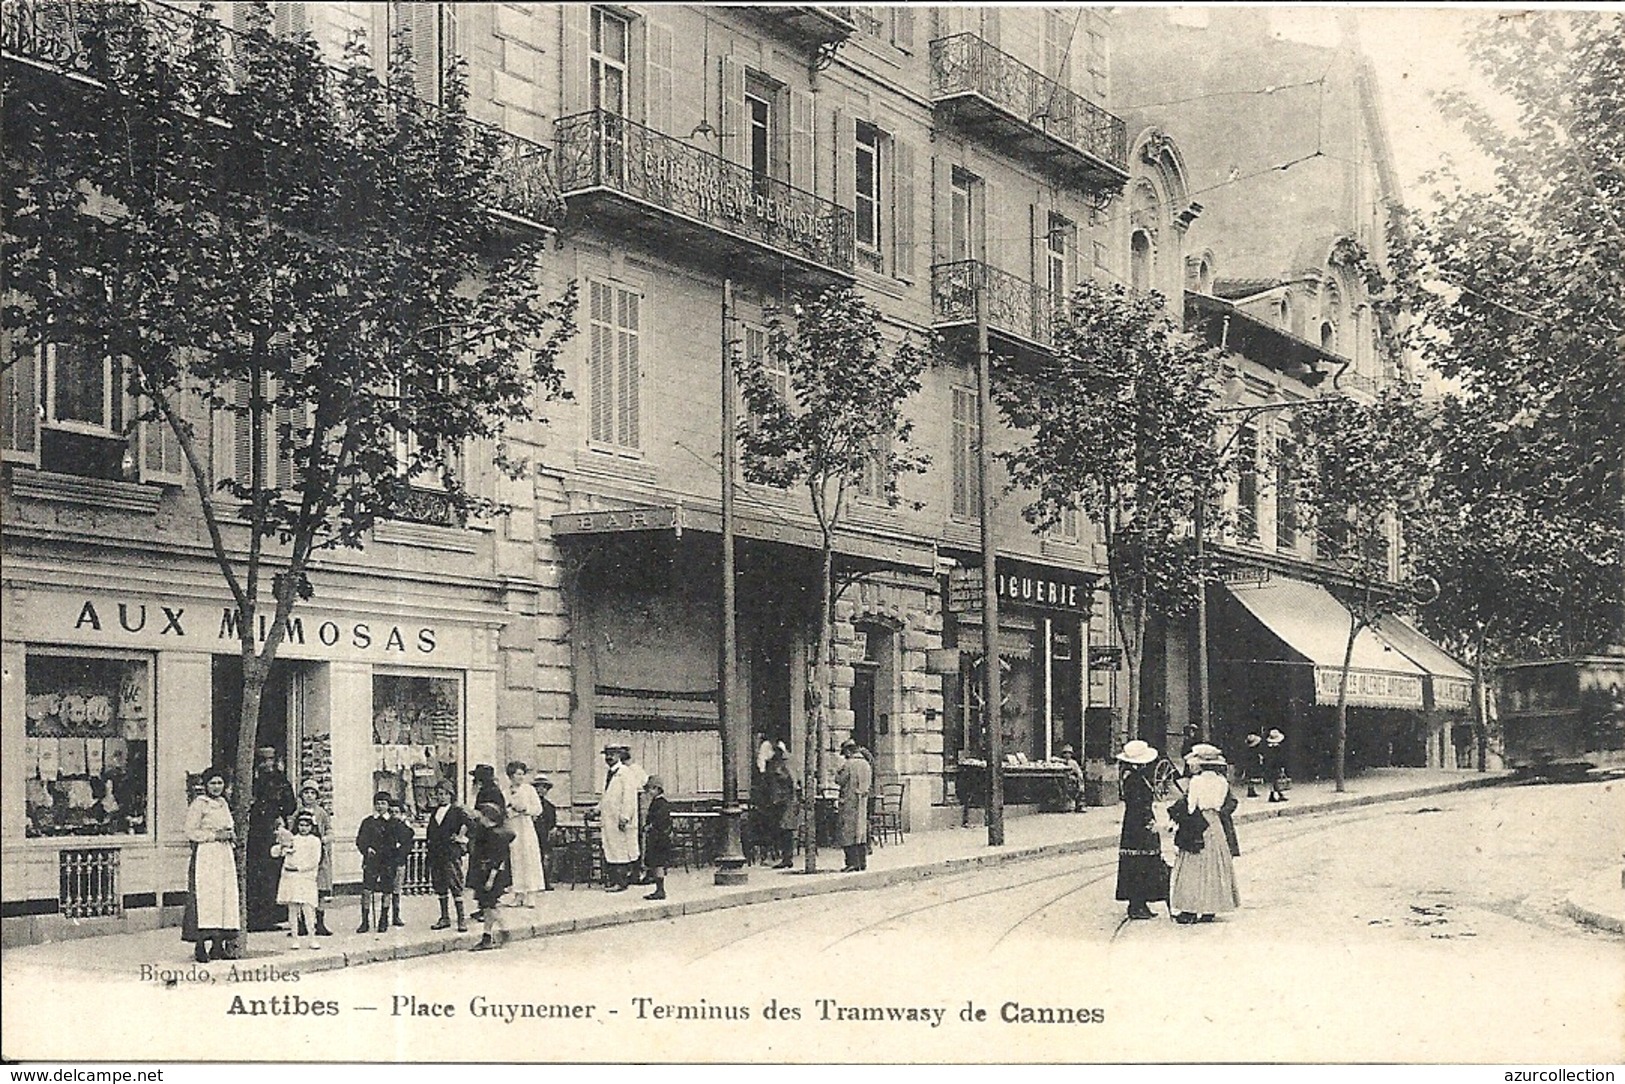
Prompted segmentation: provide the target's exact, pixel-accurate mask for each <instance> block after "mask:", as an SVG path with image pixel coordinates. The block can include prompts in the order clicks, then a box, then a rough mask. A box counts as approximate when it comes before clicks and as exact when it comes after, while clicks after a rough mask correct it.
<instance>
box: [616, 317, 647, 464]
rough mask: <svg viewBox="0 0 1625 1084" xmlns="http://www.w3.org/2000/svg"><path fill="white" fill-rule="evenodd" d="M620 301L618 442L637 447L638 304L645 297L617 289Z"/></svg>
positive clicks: (617, 362)
mask: <svg viewBox="0 0 1625 1084" xmlns="http://www.w3.org/2000/svg"><path fill="white" fill-rule="evenodd" d="M618 293H619V296H618V298H617V301H618V302H619V305H618V308H619V312H618V313H617V315H618V317H619V319H618V320H617V324H618V325H619V326H618V331H617V334H618V338H619V342H618V343H617V347H618V350H617V356H616V366H617V373H616V376H617V385H618V386H617V389H616V390H617V396H616V397H617V399H619V401H620V402H619V405H620V425H619V426H618V430H617V436H618V437H619V440H618V441H617V443H619V444H620V446H621V447H623V448H636V447H638V446H639V445H640V443H641V442H640V441H639V439H638V434H639V419H638V393H639V382H640V381H639V371H638V364H639V362H638V333H639V319H638V315H639V314H638V307H639V303H640V302H641V301H642V298H640V297H639V296H638V295H637V294H635V293H633V292H632V291H631V290H621V291H618Z"/></svg>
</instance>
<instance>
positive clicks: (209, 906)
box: [181, 768, 241, 964]
mask: <svg viewBox="0 0 1625 1084" xmlns="http://www.w3.org/2000/svg"><path fill="white" fill-rule="evenodd" d="M202 782H203V793H202V794H199V795H198V796H197V797H196V798H194V799H192V803H191V805H189V806H187V807H186V838H187V839H188V840H190V841H191V843H192V862H191V865H190V867H189V868H188V870H187V875H186V889H187V892H186V902H187V906H186V914H185V917H184V918H183V919H182V921H181V936H182V938H183V939H185V940H187V941H191V942H194V948H193V951H192V958H193V959H195V960H196V961H197V962H198V963H200V964H201V963H207V962H208V961H210V960H224V959H225V958H226V942H227V941H228V940H230V939H231V938H233V937H235V936H237V931H238V930H239V929H241V926H240V921H239V918H238V905H239V903H240V899H239V897H238V895H237V859H236V856H235V855H234V854H233V853H232V847H233V844H234V843H235V842H236V839H237V829H236V825H235V823H234V822H233V821H232V818H231V804H230V803H229V802H227V801H226V773H225V772H223V771H221V770H220V769H219V768H210V769H208V770H207V771H205V772H204V773H203V780H202Z"/></svg>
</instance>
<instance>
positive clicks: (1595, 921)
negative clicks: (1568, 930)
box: [1563, 868, 1625, 933]
mask: <svg viewBox="0 0 1625 1084" xmlns="http://www.w3.org/2000/svg"><path fill="white" fill-rule="evenodd" d="M1615 880H1616V878H1615V876H1614V870H1613V869H1612V868H1610V869H1608V870H1606V871H1604V872H1602V873H1599V874H1598V875H1597V876H1595V877H1593V878H1592V879H1591V880H1590V881H1588V882H1586V883H1585V884H1582V885H1579V886H1577V887H1575V888H1573V889H1570V890H1569V894H1568V895H1567V896H1566V897H1565V898H1564V900H1563V913H1564V914H1566V915H1568V916H1569V917H1570V918H1572V919H1573V920H1574V921H1576V922H1579V923H1583V924H1584V925H1587V926H1595V927H1597V928H1598V929H1600V930H1608V931H1610V932H1612V933H1625V907H1622V906H1621V905H1616V906H1615V909H1614V910H1611V911H1604V910H1599V908H1601V907H1606V906H1607V904H1604V903H1600V902H1598V901H1599V900H1602V899H1606V898H1607V896H1608V894H1609V893H1610V892H1612V893H1614V894H1615V895H1618V896H1620V898H1621V904H1622V905H1625V885H1615V884H1614V881H1615Z"/></svg>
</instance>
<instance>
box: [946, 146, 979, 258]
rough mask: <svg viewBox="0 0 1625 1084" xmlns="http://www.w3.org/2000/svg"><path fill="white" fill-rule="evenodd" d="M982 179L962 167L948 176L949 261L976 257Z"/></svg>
mask: <svg viewBox="0 0 1625 1084" xmlns="http://www.w3.org/2000/svg"><path fill="white" fill-rule="evenodd" d="M981 180H982V179H981V178H980V177H978V176H977V175H976V174H974V173H972V172H971V171H970V170H968V169H965V168H963V167H961V166H953V167H952V168H951V169H950V171H949V174H948V259H949V260H950V261H951V262H953V263H961V262H963V261H966V260H974V259H976V258H977V254H978V248H979V246H978V245H977V243H976V204H977V191H978V189H979V188H980V187H981Z"/></svg>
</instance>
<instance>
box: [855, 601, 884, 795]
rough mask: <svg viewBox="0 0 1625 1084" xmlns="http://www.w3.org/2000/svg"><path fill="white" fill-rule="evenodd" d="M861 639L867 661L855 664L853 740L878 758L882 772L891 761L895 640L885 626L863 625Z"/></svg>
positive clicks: (863, 658)
mask: <svg viewBox="0 0 1625 1084" xmlns="http://www.w3.org/2000/svg"><path fill="white" fill-rule="evenodd" d="M857 635H858V641H859V644H860V645H861V646H862V648H863V657H862V658H861V659H858V660H856V661H854V662H853V664H852V740H853V741H855V742H857V743H858V744H859V745H861V746H863V747H864V748H865V749H867V750H869V751H870V752H871V753H873V754H875V760H876V767H877V769H878V768H879V767H880V765H881V764H882V763H885V764H888V765H889V764H890V761H891V756H890V753H891V721H892V716H893V714H894V704H893V701H894V699H895V698H894V696H893V694H892V688H893V667H892V644H893V641H894V639H895V637H894V635H893V633H892V630H891V629H889V628H887V627H885V626H884V625H859V626H858V628H857Z"/></svg>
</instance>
